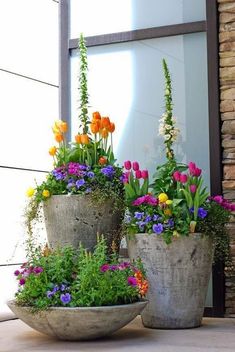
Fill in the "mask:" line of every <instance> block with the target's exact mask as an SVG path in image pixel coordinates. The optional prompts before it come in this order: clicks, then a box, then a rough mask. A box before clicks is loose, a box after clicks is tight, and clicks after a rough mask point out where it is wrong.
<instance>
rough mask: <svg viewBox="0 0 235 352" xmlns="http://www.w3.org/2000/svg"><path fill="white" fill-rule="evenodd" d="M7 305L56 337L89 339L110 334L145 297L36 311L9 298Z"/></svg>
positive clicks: (132, 314) (139, 308) (138, 308)
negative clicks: (102, 304)
mask: <svg viewBox="0 0 235 352" xmlns="http://www.w3.org/2000/svg"><path fill="white" fill-rule="evenodd" d="M7 304H8V306H9V308H10V309H11V310H12V312H13V313H15V315H16V316H17V317H18V318H19V319H21V320H22V321H23V322H24V323H26V324H27V325H29V326H30V327H31V328H33V329H35V330H37V331H39V332H41V333H43V334H46V335H49V336H54V337H56V338H58V339H60V340H69V341H76V340H93V339H97V338H100V337H102V336H106V335H110V334H112V333H114V332H115V331H117V330H118V329H120V328H122V327H123V326H125V325H126V324H128V323H129V322H130V321H132V320H133V319H134V318H135V317H136V316H137V315H138V314H139V313H140V312H141V311H142V310H143V309H144V307H145V306H146V304H147V301H141V302H136V303H131V304H124V305H119V306H118V305H117V306H104V307H75V308H70V307H50V308H48V309H47V310H43V311H40V312H37V313H36V312H32V308H30V307H23V306H18V305H17V304H16V303H15V301H14V300H13V301H9V302H8V303H7Z"/></svg>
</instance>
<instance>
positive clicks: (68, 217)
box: [43, 195, 123, 251]
mask: <svg viewBox="0 0 235 352" xmlns="http://www.w3.org/2000/svg"><path fill="white" fill-rule="evenodd" d="M43 212H44V218H45V225H46V231H47V239H48V243H49V246H50V247H52V248H55V247H58V246H65V245H72V246H74V247H78V246H79V243H80V242H81V243H82V244H83V245H84V247H85V248H87V249H88V250H89V251H90V250H93V248H94V246H95V245H96V242H97V234H100V235H104V237H105V239H106V240H107V245H108V247H109V248H111V245H112V242H113V241H114V242H115V245H116V247H117V249H118V248H119V244H120V232H121V222H122V215H123V214H122V211H121V210H116V209H115V208H114V203H113V201H112V200H110V201H106V202H105V203H102V204H100V203H95V202H94V200H92V198H91V196H90V195H54V196H52V197H50V198H49V199H48V200H46V201H45V202H44V203H43Z"/></svg>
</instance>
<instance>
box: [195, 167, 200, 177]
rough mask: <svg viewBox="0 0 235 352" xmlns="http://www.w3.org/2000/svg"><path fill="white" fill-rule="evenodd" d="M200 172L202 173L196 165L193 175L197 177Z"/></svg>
mask: <svg viewBox="0 0 235 352" xmlns="http://www.w3.org/2000/svg"><path fill="white" fill-rule="evenodd" d="M201 173H202V170H201V169H199V168H198V167H196V169H195V170H194V176H196V177H199V176H200V175H201Z"/></svg>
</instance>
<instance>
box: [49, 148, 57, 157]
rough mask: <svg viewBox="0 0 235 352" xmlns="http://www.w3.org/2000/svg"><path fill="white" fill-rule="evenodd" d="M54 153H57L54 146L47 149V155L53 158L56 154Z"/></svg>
mask: <svg viewBox="0 0 235 352" xmlns="http://www.w3.org/2000/svg"><path fill="white" fill-rule="evenodd" d="M56 151H57V148H56V147H55V146H54V147H51V148H50V149H49V154H50V155H51V156H54V155H55V154H56Z"/></svg>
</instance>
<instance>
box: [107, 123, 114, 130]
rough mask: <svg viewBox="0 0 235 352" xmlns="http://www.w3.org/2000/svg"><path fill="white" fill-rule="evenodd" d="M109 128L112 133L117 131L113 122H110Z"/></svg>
mask: <svg viewBox="0 0 235 352" xmlns="http://www.w3.org/2000/svg"><path fill="white" fill-rule="evenodd" d="M107 130H108V131H109V132H110V133H113V132H114V131H115V124H114V123H113V122H110V124H109V126H108V127H107Z"/></svg>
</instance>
